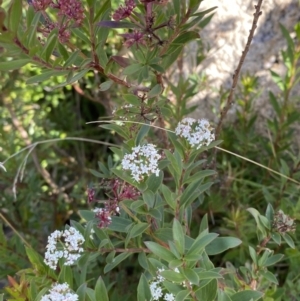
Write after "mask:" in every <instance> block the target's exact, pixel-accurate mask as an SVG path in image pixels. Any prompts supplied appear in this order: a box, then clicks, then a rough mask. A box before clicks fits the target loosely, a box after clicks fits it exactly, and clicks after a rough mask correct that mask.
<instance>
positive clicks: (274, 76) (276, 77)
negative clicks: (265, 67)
mask: <svg viewBox="0 0 300 301" xmlns="http://www.w3.org/2000/svg"><path fill="white" fill-rule="evenodd" d="M270 72H271V77H272V79H273V81H274V83H275V84H276V85H277V86H278V87H279V89H280V90H281V91H284V90H285V84H284V82H283V79H282V78H281V77H280V75H279V74H278V73H276V72H274V71H272V70H270Z"/></svg>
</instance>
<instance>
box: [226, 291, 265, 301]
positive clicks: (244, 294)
mask: <svg viewBox="0 0 300 301" xmlns="http://www.w3.org/2000/svg"><path fill="white" fill-rule="evenodd" d="M262 296H263V293H261V292H258V291H251V290H246V291H241V292H238V293H235V294H234V295H232V296H231V300H232V301H241V300H243V301H256V300H258V299H259V298H261V297H262Z"/></svg>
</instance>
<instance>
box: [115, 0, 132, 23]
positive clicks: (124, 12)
mask: <svg viewBox="0 0 300 301" xmlns="http://www.w3.org/2000/svg"><path fill="white" fill-rule="evenodd" d="M135 7H136V4H135V2H134V0H126V1H125V6H123V5H120V6H119V8H118V9H117V10H116V11H115V12H114V13H113V15H112V18H113V19H114V20H115V21H120V20H123V19H125V18H127V17H129V16H130V15H131V13H132V11H133V10H134V8H135Z"/></svg>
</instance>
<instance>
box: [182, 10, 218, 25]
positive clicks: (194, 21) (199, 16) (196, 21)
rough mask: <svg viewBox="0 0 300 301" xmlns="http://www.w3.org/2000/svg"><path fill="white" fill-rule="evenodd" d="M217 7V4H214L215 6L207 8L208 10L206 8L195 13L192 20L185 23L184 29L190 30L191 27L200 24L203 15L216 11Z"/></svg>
mask: <svg viewBox="0 0 300 301" xmlns="http://www.w3.org/2000/svg"><path fill="white" fill-rule="evenodd" d="M216 8H217V6H214V7H211V8H209V9H207V10H204V11H201V12H199V13H196V14H193V15H192V17H194V18H193V19H192V21H190V22H188V23H187V24H185V25H184V26H182V29H183V30H188V29H191V28H193V27H196V26H199V23H200V21H201V20H202V19H203V17H204V16H205V15H206V14H208V13H210V12H212V11H214V10H215V9H216ZM202 25H203V24H202Z"/></svg>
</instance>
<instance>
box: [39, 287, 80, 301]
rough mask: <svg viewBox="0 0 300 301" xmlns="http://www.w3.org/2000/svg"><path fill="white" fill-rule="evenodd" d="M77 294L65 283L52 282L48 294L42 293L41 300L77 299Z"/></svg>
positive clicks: (63, 300) (62, 300) (71, 300)
mask: <svg viewBox="0 0 300 301" xmlns="http://www.w3.org/2000/svg"><path fill="white" fill-rule="evenodd" d="M77 300H78V295H77V294H74V293H72V292H71V290H70V288H69V285H68V284H67V283H63V284H59V283H57V284H54V285H53V286H52V288H51V289H50V291H49V294H47V295H44V296H43V297H42V299H41V301H77Z"/></svg>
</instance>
